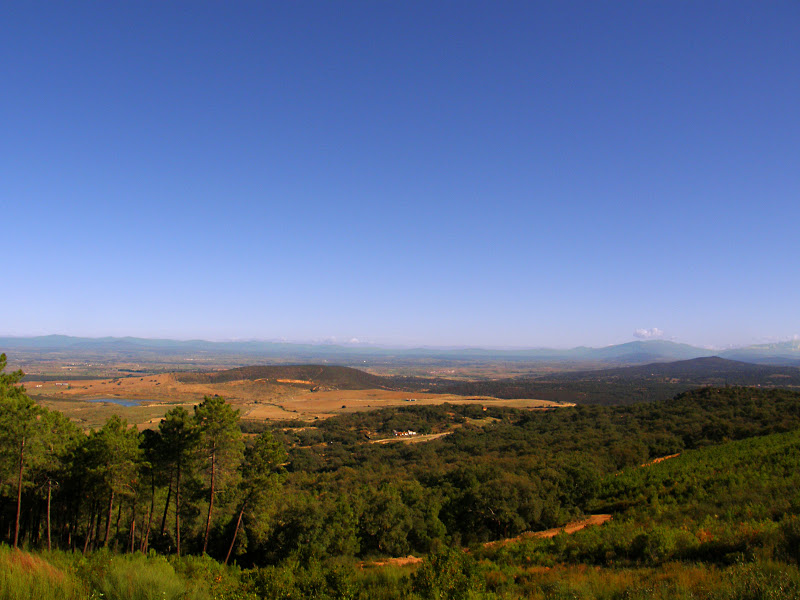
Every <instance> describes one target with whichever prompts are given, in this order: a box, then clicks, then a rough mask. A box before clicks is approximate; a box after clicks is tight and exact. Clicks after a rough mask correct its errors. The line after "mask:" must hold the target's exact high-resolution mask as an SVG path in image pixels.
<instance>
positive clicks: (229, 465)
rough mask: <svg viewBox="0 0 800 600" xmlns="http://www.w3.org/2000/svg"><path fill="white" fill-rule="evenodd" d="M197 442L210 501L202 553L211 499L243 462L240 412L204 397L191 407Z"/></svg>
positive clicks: (217, 399)
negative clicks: (226, 478) (195, 423)
mask: <svg viewBox="0 0 800 600" xmlns="http://www.w3.org/2000/svg"><path fill="white" fill-rule="evenodd" d="M194 416H195V421H196V422H197V427H198V433H199V438H200V446H199V447H200V451H201V453H202V457H203V458H204V459H205V460H206V461H207V465H208V473H209V499H208V516H207V517H206V529H205V535H204V536H203V553H204V554H205V552H206V550H207V549H208V535H209V532H210V530H211V514H212V512H213V510H214V498H215V495H216V494H217V492H218V488H221V487H222V485H220V482H219V479H220V478H222V479H223V481H224V477H225V476H226V475H228V474H230V473H232V472H235V470H236V468H237V467H238V466H239V463H240V462H241V460H242V450H243V446H244V445H243V443H242V432H241V430H240V429H239V411H238V410H233V408H231V406H230V404H227V403H226V402H225V400H224V399H223V398H221V397H219V396H213V397H211V396H206V397H205V398H204V399H203V402H202V403H201V404H200V405H198V406H195V407H194Z"/></svg>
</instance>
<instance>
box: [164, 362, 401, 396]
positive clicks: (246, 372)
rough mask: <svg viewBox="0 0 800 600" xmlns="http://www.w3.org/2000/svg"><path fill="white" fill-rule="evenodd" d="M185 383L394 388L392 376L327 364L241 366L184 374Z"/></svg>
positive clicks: (179, 377) (182, 377) (181, 378)
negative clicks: (270, 383) (251, 382)
mask: <svg viewBox="0 0 800 600" xmlns="http://www.w3.org/2000/svg"><path fill="white" fill-rule="evenodd" d="M177 378H178V380H179V381H181V382H184V383H227V382H229V381H242V380H250V381H254V380H257V379H265V380H268V381H269V380H271V381H284V382H295V383H300V382H302V383H308V384H309V385H319V386H325V387H333V388H336V389H341V390H364V389H387V388H392V387H395V385H394V381H393V380H392V378H388V377H380V376H378V375H372V374H370V373H366V372H365V371H359V370H358V369H353V368H351V367H337V366H325V365H291V366H254V367H239V368H237V369H228V370H225V371H217V372H214V373H181V374H179V375H177Z"/></svg>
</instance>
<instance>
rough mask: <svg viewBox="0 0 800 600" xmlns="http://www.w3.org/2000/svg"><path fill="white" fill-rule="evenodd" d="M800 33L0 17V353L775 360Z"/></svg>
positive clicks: (739, 17)
mask: <svg viewBox="0 0 800 600" xmlns="http://www.w3.org/2000/svg"><path fill="white" fill-rule="evenodd" d="M798 31H800V3H797V2H795V1H784V2H758V1H753V2H735V1H725V2H706V1H698V2H674V1H648V2H641V1H631V2H621V1H620V2H568V1H564V2H531V1H528V2H489V1H485V2H467V1H463V0H459V1H453V2H430V1H424V2H410V1H407V0H404V1H402V2H399V1H398V2H388V1H387V2H355V1H348V2H306V1H297V2H234V3H220V2H107V3H97V2H70V3H55V2H36V1H34V2H14V3H4V4H3V5H2V7H0V56H2V60H0V81H2V89H3V93H1V94H0V116H2V130H1V131H0V157H2V159H0V202H1V203H2V207H3V214H4V216H5V220H6V224H5V227H4V228H3V235H2V239H3V242H4V243H3V254H4V258H5V260H4V263H5V264H4V275H5V277H4V279H5V282H6V291H5V293H4V294H2V299H0V334H11V335H38V334H49V333H65V334H73V335H89V336H101V335H136V336H145V337H155V336H158V337H173V338H206V339H234V338H259V339H280V338H285V339H289V340H320V339H329V338H334V339H336V340H340V341H344V340H349V339H351V338H358V339H360V340H363V341H372V342H380V343H385V344H398V345H400V344H417V343H422V344H429V345H450V344H457V345H481V346H559V347H564V346H574V345H579V344H586V345H595V346H596V345H605V344H611V343H618V342H624V341H629V340H631V339H634V333H635V332H636V331H637V330H648V331H649V333H655V335H656V336H663V337H664V338H666V339H677V340H679V341H686V342H690V343H695V344H701V345H715V346H725V345H728V344H747V343H752V342H756V341H764V340H773V339H774V340H777V339H786V338H789V337H791V336H793V335H795V334H798V333H800V277H798V271H799V270H800V269H798V268H797V266H798V263H799V262H800V260H799V259H798V256H800V252H798V251H799V250H800V237H798V223H800V110H798V106H800V69H799V68H798V65H800V35H798V33H797V32H798ZM654 328H657V329H658V331H656V332H653V330H654ZM640 335H647V333H644V332H640Z"/></svg>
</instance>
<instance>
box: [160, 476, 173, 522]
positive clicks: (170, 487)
mask: <svg viewBox="0 0 800 600" xmlns="http://www.w3.org/2000/svg"><path fill="white" fill-rule="evenodd" d="M171 497H172V473H170V474H169V489H167V501H166V502H165V503H164V516H163V517H161V537H162V538H163V537H164V532H165V531H166V530H167V512H168V511H169V500H170V498H171Z"/></svg>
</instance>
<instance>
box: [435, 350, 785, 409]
mask: <svg viewBox="0 0 800 600" xmlns="http://www.w3.org/2000/svg"><path fill="white" fill-rule="evenodd" d="M724 385H744V386H762V387H776V388H792V387H797V386H800V368H797V367H780V366H769V365H760V364H759V365H757V364H751V363H744V362H739V361H733V360H726V359H723V358H719V357H702V358H694V359H691V360H682V361H677V362H669V363H663V362H659V363H652V364H648V365H642V366H635V367H620V368H615V369H601V370H592V371H578V372H567V373H557V374H552V375H546V376H541V377H514V378H508V379H496V380H485V381H472V382H453V381H441V382H439V383H434V384H432V386H431V387H432V389H433V390H435V391H438V392H443V393H449V394H460V395H476V396H479V395H480V396H494V397H495V398H540V399H542V400H556V401H562V402H575V403H577V404H605V405H611V404H632V403H634V402H643V401H658V400H668V399H670V398H672V397H674V396H675V395H676V394H678V393H681V392H684V391H687V390H690V389H693V388H696V387H700V386H724Z"/></svg>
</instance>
